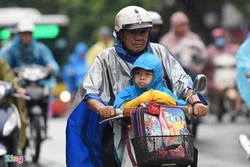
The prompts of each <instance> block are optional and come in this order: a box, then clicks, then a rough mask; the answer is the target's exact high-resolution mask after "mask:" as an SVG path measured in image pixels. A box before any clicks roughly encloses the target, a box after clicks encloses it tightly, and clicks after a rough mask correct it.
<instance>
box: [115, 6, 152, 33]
mask: <svg viewBox="0 0 250 167" xmlns="http://www.w3.org/2000/svg"><path fill="white" fill-rule="evenodd" d="M149 27H153V25H152V19H151V17H150V15H149V13H148V12H147V11H146V10H145V9H143V8H141V7H139V6H128V7H125V8H123V9H122V10H120V11H119V12H118V13H117V15H116V17H115V30H116V31H117V32H119V31H120V30H122V29H125V30H132V29H139V28H149Z"/></svg>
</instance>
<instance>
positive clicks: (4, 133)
mask: <svg viewBox="0 0 250 167" xmlns="http://www.w3.org/2000/svg"><path fill="white" fill-rule="evenodd" d="M10 96H14V97H17V98H24V99H26V100H29V99H30V98H29V97H28V96H25V95H20V94H18V93H15V88H14V87H13V85H12V84H11V83H9V82H5V81H0V166H1V167H15V166H16V165H17V163H22V162H19V160H20V159H19V158H18V160H17V161H16V160H11V159H10V156H15V155H17V150H18V138H19V135H20V128H21V120H20V115H19V113H18V110H17V107H16V106H15V105H14V104H10V105H9V104H5V103H4V100H6V98H8V97H10ZM21 158H22V157H21Z"/></svg>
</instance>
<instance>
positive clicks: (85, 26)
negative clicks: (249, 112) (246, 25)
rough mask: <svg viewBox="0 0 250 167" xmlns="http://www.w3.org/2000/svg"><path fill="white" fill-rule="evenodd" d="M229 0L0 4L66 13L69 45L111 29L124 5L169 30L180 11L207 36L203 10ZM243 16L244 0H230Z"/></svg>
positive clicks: (15, 0) (14, 0) (20, 0)
mask: <svg viewBox="0 0 250 167" xmlns="http://www.w3.org/2000/svg"><path fill="white" fill-rule="evenodd" d="M225 2H230V1H229V0H220V1H218V0H206V1H200V0H153V1H152V0H119V1H118V0H71V1H69V0H40V1H34V0H8V1H6V0H0V6H1V7H10V6H11V7H13V6H19V7H34V8H37V9H38V10H40V11H41V13H42V14H56V13H59V14H66V15H68V16H69V18H70V24H69V27H68V37H69V39H70V41H71V44H72V45H74V44H75V43H76V42H78V41H84V42H86V43H87V44H88V45H92V44H93V43H94V42H95V41H96V39H97V36H96V34H97V32H98V29H99V28H100V27H101V26H103V25H106V26H109V27H110V28H111V29H113V26H114V18H115V16H116V14H117V12H118V11H119V10H120V9H122V8H123V7H125V6H128V5H138V6H141V7H144V8H145V9H147V10H155V11H157V12H159V13H160V14H161V15H162V17H163V20H164V30H163V31H165V32H166V31H168V30H169V17H170V15H171V14H172V13H173V12H175V11H177V10H181V11H184V12H185V13H187V15H188V17H189V18H190V20H191V21H190V23H191V28H192V29H193V30H194V31H196V32H198V33H199V34H200V35H202V36H203V38H204V39H207V38H208V33H209V29H207V28H206V27H205V26H204V24H203V21H202V19H203V18H202V17H203V16H204V14H205V13H206V12H209V11H215V12H216V13H217V14H218V16H219V15H220V13H219V12H220V9H221V6H222V4H223V3H225ZM231 2H232V3H234V4H236V5H237V7H238V8H239V10H240V11H241V12H242V13H244V14H245V15H246V16H248V15H249V12H248V10H249V9H248V8H249V2H247V0H238V1H236V0H231Z"/></svg>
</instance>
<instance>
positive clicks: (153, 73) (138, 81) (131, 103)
mask: <svg viewBox="0 0 250 167" xmlns="http://www.w3.org/2000/svg"><path fill="white" fill-rule="evenodd" d="M131 77H132V82H133V85H132V86H128V87H125V88H124V89H123V90H122V91H121V92H119V93H118V94H117V96H116V99H115V102H114V108H127V107H137V106H139V105H140V104H141V103H145V102H150V101H154V102H157V103H163V104H167V105H168V106H176V105H178V106H184V105H185V104H186V102H185V101H183V100H181V99H178V98H177V96H176V95H175V94H174V93H172V92H171V91H170V90H169V89H167V88H166V87H164V86H163V75H162V65H161V62H160V60H159V59H158V58H157V56H155V55H153V54H151V53H148V52H145V53H144V54H142V55H141V56H140V57H139V58H138V59H137V60H136V61H135V62H134V64H133V66H132V70H131ZM113 127H114V133H115V136H114V145H115V149H116V153H117V156H118V158H119V160H120V162H121V166H122V167H123V166H126V167H129V166H133V165H132V163H131V161H130V158H128V151H127V148H126V147H125V141H124V136H123V135H124V133H123V132H124V129H123V127H122V126H120V125H119V124H118V123H117V122H115V121H114V125H113ZM128 134H129V136H132V134H131V131H129V132H128ZM130 144H131V143H130ZM131 148H132V145H131Z"/></svg>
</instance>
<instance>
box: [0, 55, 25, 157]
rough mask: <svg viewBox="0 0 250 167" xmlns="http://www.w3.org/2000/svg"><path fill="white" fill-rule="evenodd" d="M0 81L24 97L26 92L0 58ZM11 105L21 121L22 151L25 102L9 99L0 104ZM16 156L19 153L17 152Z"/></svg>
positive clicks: (20, 141) (7, 65)
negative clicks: (10, 85) (8, 84)
mask: <svg viewBox="0 0 250 167" xmlns="http://www.w3.org/2000/svg"><path fill="white" fill-rule="evenodd" d="M0 80H1V81H6V82H9V83H12V84H13V86H14V88H15V89H16V92H17V93H19V94H22V95H25V93H26V90H25V89H24V88H22V87H20V85H19V83H18V79H17V78H16V76H15V74H14V73H13V71H12V69H11V68H10V66H9V64H8V63H7V62H5V61H4V60H3V59H2V58H0ZM11 103H14V104H15V105H16V107H17V109H18V112H19V115H20V119H21V132H20V136H19V143H18V147H19V149H20V150H22V149H23V148H24V146H25V143H26V135H25V128H26V127H27V124H28V120H27V109H26V105H25V101H24V100H23V99H21V98H9V99H8V100H6V101H3V102H1V105H10V104H11ZM20 150H18V151H20ZM18 154H21V153H20V152H19V153H18Z"/></svg>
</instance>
